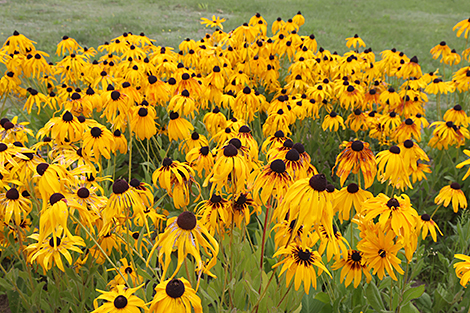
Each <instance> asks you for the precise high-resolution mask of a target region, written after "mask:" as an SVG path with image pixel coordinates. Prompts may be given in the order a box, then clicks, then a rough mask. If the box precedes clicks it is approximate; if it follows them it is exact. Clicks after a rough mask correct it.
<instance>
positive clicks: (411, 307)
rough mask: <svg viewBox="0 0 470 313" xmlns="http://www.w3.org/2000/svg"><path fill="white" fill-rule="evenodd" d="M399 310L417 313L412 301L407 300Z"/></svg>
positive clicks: (405, 312)
mask: <svg viewBox="0 0 470 313" xmlns="http://www.w3.org/2000/svg"><path fill="white" fill-rule="evenodd" d="M400 312H402V313H419V310H418V309H417V308H416V307H415V306H414V305H413V303H411V302H408V303H407V304H406V305H403V306H402V307H401V310H400Z"/></svg>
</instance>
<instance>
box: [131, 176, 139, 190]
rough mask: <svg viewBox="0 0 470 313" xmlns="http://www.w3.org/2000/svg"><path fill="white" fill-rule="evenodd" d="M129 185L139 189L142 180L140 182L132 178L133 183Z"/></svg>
mask: <svg viewBox="0 0 470 313" xmlns="http://www.w3.org/2000/svg"><path fill="white" fill-rule="evenodd" d="M129 185H131V186H132V187H134V188H136V187H139V186H140V180H138V179H137V178H132V179H131V181H130V182H129Z"/></svg>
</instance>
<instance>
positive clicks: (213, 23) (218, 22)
mask: <svg viewBox="0 0 470 313" xmlns="http://www.w3.org/2000/svg"><path fill="white" fill-rule="evenodd" d="M225 21H226V20H225V19H224V18H222V19H221V18H220V17H219V16H217V18H216V17H215V15H212V20H210V19H207V18H204V17H201V22H200V23H201V24H202V25H205V26H206V27H209V26H210V27H211V28H212V27H216V26H217V27H219V28H220V29H224V26H222V23H223V22H225Z"/></svg>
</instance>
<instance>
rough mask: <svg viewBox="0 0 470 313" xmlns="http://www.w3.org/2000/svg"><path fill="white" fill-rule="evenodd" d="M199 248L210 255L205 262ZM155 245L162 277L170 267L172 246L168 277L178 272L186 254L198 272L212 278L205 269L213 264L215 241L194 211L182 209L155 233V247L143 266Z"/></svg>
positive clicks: (215, 252) (216, 252)
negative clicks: (173, 263) (174, 261)
mask: <svg viewBox="0 0 470 313" xmlns="http://www.w3.org/2000/svg"><path fill="white" fill-rule="evenodd" d="M201 247H202V248H204V251H205V252H206V254H207V256H208V258H210V260H209V262H208V263H207V264H205V262H203V260H202V257H201V252H202V251H201ZM157 248H159V249H158V261H159V263H160V264H161V266H162V267H163V273H162V278H165V277H166V272H167V270H168V267H169V266H170V263H171V259H172V253H173V251H174V250H175V248H177V249H178V261H177V265H176V268H175V271H174V273H173V274H172V275H171V278H173V277H174V276H175V275H176V273H178V271H179V269H180V268H181V266H182V265H183V262H184V260H185V259H186V258H187V255H188V254H191V255H192V256H193V257H194V261H195V263H196V264H195V265H196V266H197V267H198V268H199V270H200V271H202V272H204V273H205V274H207V275H210V276H212V277H215V276H214V275H213V274H212V273H211V272H209V271H210V269H211V268H212V267H213V266H214V265H215V264H216V263H217V254H218V253H219V244H218V243H217V241H216V240H215V239H214V237H212V236H211V234H209V232H208V231H207V229H206V228H205V227H204V226H203V225H201V224H199V223H198V222H197V219H196V216H195V215H194V213H192V212H190V211H185V212H183V213H181V214H180V215H178V216H177V217H173V218H170V219H169V220H168V222H167V226H166V228H165V232H164V233H162V234H160V235H159V236H158V239H157V242H156V243H155V246H154V247H153V248H152V250H151V251H150V253H149V256H148V259H147V266H148V263H149V262H150V260H151V257H152V254H153V253H154V252H155V251H157Z"/></svg>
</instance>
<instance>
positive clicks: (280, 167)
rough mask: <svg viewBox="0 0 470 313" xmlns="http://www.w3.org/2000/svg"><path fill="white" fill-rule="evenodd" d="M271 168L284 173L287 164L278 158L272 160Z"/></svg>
mask: <svg viewBox="0 0 470 313" xmlns="http://www.w3.org/2000/svg"><path fill="white" fill-rule="evenodd" d="M269 168H270V169H271V170H272V171H273V172H276V173H279V174H281V173H284V172H285V171H286V164H285V163H284V161H283V160H281V159H277V160H274V161H272V162H271V164H270V165H269Z"/></svg>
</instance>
